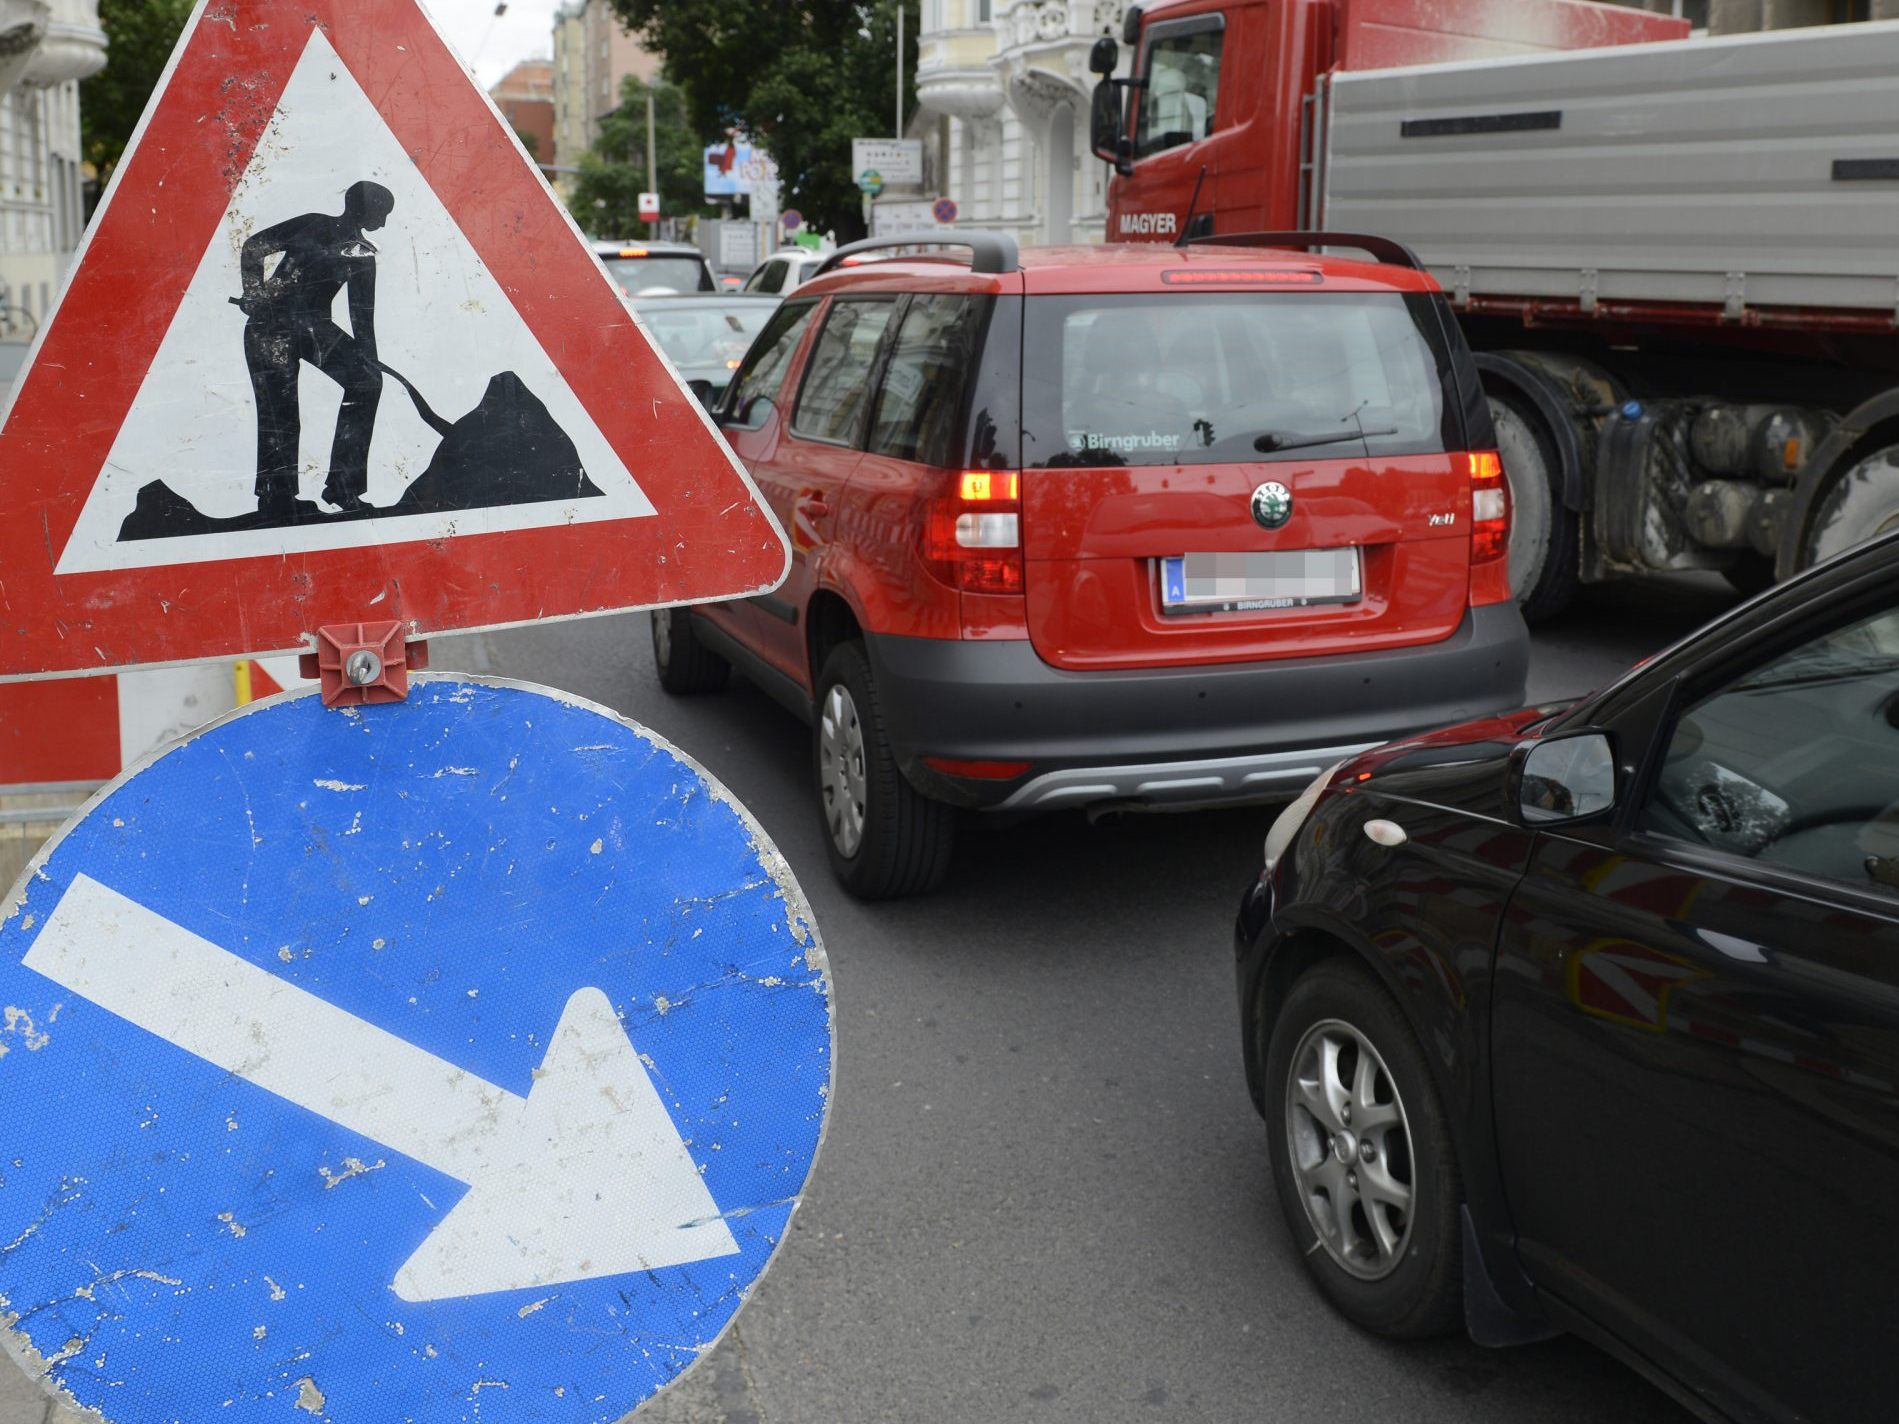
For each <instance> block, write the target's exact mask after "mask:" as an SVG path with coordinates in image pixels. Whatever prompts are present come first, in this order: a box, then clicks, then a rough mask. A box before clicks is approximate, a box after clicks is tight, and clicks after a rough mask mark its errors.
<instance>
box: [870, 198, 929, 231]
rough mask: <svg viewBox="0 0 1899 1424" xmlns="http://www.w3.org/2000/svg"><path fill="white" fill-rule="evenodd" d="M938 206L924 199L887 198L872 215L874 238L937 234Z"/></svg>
mask: <svg viewBox="0 0 1899 1424" xmlns="http://www.w3.org/2000/svg"><path fill="white" fill-rule="evenodd" d="M935 208H936V205H935V204H933V203H931V202H929V201H928V200H927V199H924V198H886V199H884V200H883V201H882V202H881V203H879V204H877V208H876V211H875V212H873V213H872V214H871V236H872V237H910V236H912V235H918V236H920V235H922V234H924V233H931V232H936V231H938V230H939V229H940V228H941V227H942V223H940V222H939V221H937V217H936V210H935Z"/></svg>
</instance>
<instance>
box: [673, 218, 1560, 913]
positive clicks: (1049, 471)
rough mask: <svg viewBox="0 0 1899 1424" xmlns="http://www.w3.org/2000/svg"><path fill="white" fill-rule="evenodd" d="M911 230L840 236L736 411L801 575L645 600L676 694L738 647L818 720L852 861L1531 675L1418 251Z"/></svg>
mask: <svg viewBox="0 0 1899 1424" xmlns="http://www.w3.org/2000/svg"><path fill="white" fill-rule="evenodd" d="M897 245H904V246H911V247H915V246H916V245H917V240H916V239H915V238H906V239H901V240H889V239H873V240H872V241H870V242H865V243H858V244H855V245H853V246H851V247H847V248H844V249H843V250H841V251H839V252H838V253H836V254H834V255H833V257H832V260H831V261H830V262H829V263H827V264H826V268H825V270H824V271H823V272H821V273H820V275H819V276H817V277H816V278H815V279H813V280H812V281H810V282H809V283H807V284H806V285H805V286H802V287H800V288H799V289H798V292H797V294H796V295H795V296H794V297H793V298H791V299H790V300H789V301H787V302H786V303H785V305H784V306H783V307H782V308H781V309H780V310H779V311H778V313H777V314H776V315H775V316H774V318H773V319H772V322H771V324H770V325H769V326H767V327H766V329H765V330H764V331H763V332H762V333H761V334H760V335H759V337H758V339H757V341H756V342H754V343H753V345H752V347H751V350H750V351H749V352H748V353H747V354H746V356H745V360H744V363H743V365H742V366H741V367H740V369H739V372H738V375H737V376H736V378H735V379H734V380H733V382H732V384H731V385H730V387H729V388H728V389H727V391H726V394H725V398H724V401H723V403H722V404H721V406H720V407H719V409H718V411H717V412H716V418H717V420H718V422H719V425H720V426H721V428H722V429H723V430H724V432H725V436H726V439H727V440H729V441H730V442H731V445H732V447H733V449H734V450H735V451H737V453H738V456H739V458H740V459H741V460H743V461H744V462H745V464H746V466H747V467H748V468H749V469H750V470H751V472H752V475H753V478H754V479H756V480H757V482H758V485H759V488H760V489H761V490H762V491H763V492H764V494H765V497H766V498H767V499H769V500H770V501H771V504H772V507H773V508H774V509H775V510H776V512H777V514H778V517H779V519H780V521H781V522H782V523H783V524H784V527H785V528H786V530H787V531H788V532H789V534H790V537H791V542H792V547H793V550H794V554H793V559H792V568H791V573H790V576H789V577H788V578H787V579H786V581H785V583H784V585H783V586H782V587H781V588H779V589H778V590H777V591H776V592H775V593H772V594H770V595H767V596H764V597H759V598H752V599H748V600H742V601H739V602H735V603H722V604H711V605H706V606H702V607H695V608H680V609H673V610H670V611H667V612H662V613H658V614H655V615H654V618H653V656H654V661H655V664H656V665H657V668H658V671H659V679H660V682H661V684H662V685H663V686H664V687H665V688H666V689H667V690H668V691H670V692H679V693H683V692H702V691H708V690H711V689H715V688H717V687H720V686H722V685H723V684H724V682H725V679H726V675H727V673H728V672H729V671H730V668H731V667H732V665H734V664H736V665H737V666H738V667H740V668H741V669H743V670H744V672H745V674H746V675H747V676H748V677H749V678H751V679H752V680H753V681H754V682H756V683H758V684H759V685H760V686H761V687H763V688H765V689H766V690H767V691H769V692H771V693H772V694H773V695H774V696H776V697H777V698H778V699H779V700H781V701H782V702H784V703H785V704H786V705H787V706H788V707H790V708H791V709H792V710H793V711H795V712H797V713H798V714H799V715H800V716H802V717H804V718H805V719H806V720H808V721H809V722H810V723H811V724H812V727H813V736H812V757H813V761H814V763H815V770H816V778H815V791H816V794H817V798H818V804H819V810H820V812H821V814H822V816H823V819H824V825H825V831H826V843H827V845H828V847H829V849H830V856H831V862H832V865H833V867H834V869H835V870H836V872H837V874H838V877H839V878H840V879H841V880H842V881H843V883H844V885H845V886H846V887H847V888H848V889H850V890H852V891H853V892H855V893H857V894H858V895H861V896H865V897H881V896H893V895H902V894H907V893H911V892H915V891H919V890H923V889H927V888H929V887H931V886H933V885H935V884H936V883H937V882H938V881H940V880H941V879H942V877H943V875H944V873H945V871H946V870H947V868H948V864H949V858H950V849H951V843H952V839H953V835H954V831H955V826H956V818H957V814H958V812H959V811H961V810H979V811H988V812H1001V813H1011V814H1012V813H1026V812H1034V811H1041V810H1047V809H1051V808H1056V807H1076V806H1094V807H1099V806H1102V805H1103V804H1104V803H1105V804H1113V805H1116V806H1127V807H1130V808H1149V807H1181V806H1194V805H1205V804H1210V803H1215V802H1221V801H1227V800H1241V799H1268V798H1272V797H1275V796H1281V795H1287V794H1291V793H1293V792H1296V791H1297V790H1298V789H1299V788H1300V787H1302V786H1304V785H1305V784H1307V783H1308V782H1309V781H1311V780H1312V778H1313V776H1314V775H1315V774H1316V773H1317V772H1319V771H1320V770H1322V769H1323V768H1324V767H1325V766H1326V765H1327V764H1328V763H1330V762H1335V761H1338V760H1340V759H1342V758H1344V757H1348V756H1351V755H1352V754H1354V753H1356V752H1358V751H1360V750H1363V749H1365V748H1367V747H1369V746H1372V745H1374V744H1376V743H1379V742H1382V741H1386V740H1388V739H1390V738H1393V737H1400V736H1404V735H1407V734H1409V733H1412V732H1416V731H1419V730H1422V729H1424V728H1427V727H1432V726H1436V725H1439V724H1442V723H1447V722H1456V721H1460V720H1463V719H1467V718H1470V717H1474V716H1478V715H1481V714H1483V713H1488V712H1494V711H1497V710H1500V709H1503V708H1507V707H1514V706H1517V705H1519V704H1521V702H1522V700H1523V686H1524V676H1525V671H1526V668H1527V664H1528V635H1527V634H1526V632H1525V630H1524V626H1523V621H1522V619H1521V618H1520V616H1519V615H1518V612H1517V607H1516V604H1515V602H1514V601H1513V600H1512V599H1511V597H1510V589H1509V586H1508V580H1507V574H1506V545H1507V542H1508V541H1507V535H1508V522H1509V506H1508V496H1507V493H1506V486H1505V483H1504V480H1503V472H1502V469H1501V467H1500V465H1499V462H1498V457H1497V454H1496V438H1495V435H1494V434H1493V432H1492V429H1491V424H1490V415H1489V410H1488V407H1487V406H1486V404H1485V401H1484V396H1483V390H1482V387H1481V385H1480V384H1479V381H1478V377H1477V372H1476V370H1475V368H1474V367H1473V365H1472V363H1471V359H1470V353H1469V351H1468V349H1467V348H1466V346H1465V344H1464V340H1463V338H1462V336H1460V335H1459V332H1458V327H1457V324H1456V323H1455V322H1454V321H1453V320H1452V319H1451V313H1450V311H1449V309H1448V307H1447V305H1446V303H1445V300H1444V297H1443V295H1442V293H1441V292H1440V290H1439V288H1438V287H1437V285H1436V283H1434V282H1433V281H1432V280H1431V278H1430V277H1429V276H1428V275H1426V274H1425V273H1424V272H1423V271H1422V270H1420V269H1419V268H1418V266H1417V264H1416V262H1415V260H1414V259H1413V258H1412V257H1411V255H1410V254H1409V253H1408V252H1406V251H1405V250H1404V249H1403V248H1402V247H1399V246H1398V245H1397V244H1396V243H1391V242H1387V241H1384V240H1382V239H1378V238H1366V237H1358V236H1348V235H1344V234H1330V235H1327V234H1295V233H1262V234H1257V235H1255V236H1253V237H1241V238H1234V237H1221V238H1220V239H1219V244H1218V245H1217V246H1216V245H1212V244H1194V245H1191V246H1187V247H1182V248H1170V247H1158V246H1148V245H1133V244H1130V245H1126V246H1115V247H1100V248H1094V247H1055V248H1045V249H1039V250H1038V249H1031V250H1029V251H1025V252H1022V253H1020V254H1018V253H1017V251H1016V247H1015V244H1014V243H1013V242H1012V241H1011V240H1010V239H1008V238H1007V237H1001V236H996V235H992V234H979V233H970V234H957V235H956V238H955V240H954V241H953V242H950V241H947V240H945V241H944V242H943V243H941V244H935V243H929V244H924V246H926V247H932V248H934V247H936V246H939V245H940V246H942V247H945V248H950V249H955V250H957V251H958V252H959V253H960V251H961V250H962V249H967V250H968V252H969V254H970V256H969V259H968V260H962V259H961V258H960V257H959V258H958V259H957V260H947V259H945V258H942V257H931V256H900V257H890V256H888V255H884V256H882V257H877V256H872V255H871V254H872V253H873V252H874V251H876V250H877V249H884V250H885V252H886V254H887V251H888V249H889V248H891V247H893V246H897ZM1328 245H1330V246H1349V247H1352V248H1355V249H1363V250H1365V251H1368V252H1369V253H1370V254H1371V255H1372V257H1373V258H1374V259H1375V260H1373V261H1369V262H1365V261H1346V260H1342V259H1339V258H1335V257H1330V256H1308V255H1307V249H1311V248H1318V247H1321V246H1328Z"/></svg>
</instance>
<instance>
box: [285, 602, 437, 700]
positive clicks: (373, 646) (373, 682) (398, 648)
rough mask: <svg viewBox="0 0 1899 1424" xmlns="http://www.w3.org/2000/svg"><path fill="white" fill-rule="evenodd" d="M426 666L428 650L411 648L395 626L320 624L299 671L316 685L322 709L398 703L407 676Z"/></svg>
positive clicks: (420, 645)
mask: <svg viewBox="0 0 1899 1424" xmlns="http://www.w3.org/2000/svg"><path fill="white" fill-rule="evenodd" d="M428 665H429V645H428V644H427V643H426V642H415V643H411V642H409V641H408V640H407V638H406V637H405V636H404V633H403V627H402V624H401V622H400V621H398V620H397V619H394V618H387V619H384V620H382V621H381V622H377V623H326V624H324V625H323V626H322V627H320V628H318V629H317V630H316V651H315V652H311V653H305V654H304V655H303V657H302V659H301V661H300V663H299V669H298V670H299V671H300V672H302V674H303V675H304V676H305V677H307V678H314V679H316V681H317V682H319V683H320V684H321V685H322V695H323V705H324V706H325V707H365V706H371V705H374V704H377V703H384V702H402V701H406V700H407V698H408V696H409V674H410V673H411V672H420V671H422V670H423V669H424V668H426V667H427V666H428Z"/></svg>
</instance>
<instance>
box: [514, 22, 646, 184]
mask: <svg viewBox="0 0 1899 1424" xmlns="http://www.w3.org/2000/svg"><path fill="white" fill-rule="evenodd" d="M628 75H635V76H637V77H639V78H640V79H643V80H649V81H650V80H652V79H655V78H657V77H658V75H659V58H658V56H656V55H654V54H652V53H651V52H650V51H648V50H647V49H646V48H645V47H644V46H643V45H641V44H640V42H639V41H638V40H637V39H635V38H634V37H633V35H632V34H631V33H630V32H629V31H628V30H627V29H626V28H625V27H624V26H623V25H621V24H620V22H619V19H618V17H616V16H615V15H614V13H613V9H612V7H611V6H609V5H608V4H606V3H605V0H570V3H568V4H566V5H563V6H562V7H561V8H560V9H559V10H557V11H556V12H555V14H554V64H553V88H554V148H553V152H552V154H551V156H550V155H543V156H542V160H541V161H542V162H543V163H547V162H550V161H551V162H552V163H553V164H554V166H555V167H556V168H557V169H559V170H561V172H562V175H563V176H566V175H567V174H568V173H569V172H570V171H571V170H572V169H573V168H574V166H575V165H576V164H578V163H579V162H580V155H581V154H583V153H585V152H586V151H587V150H588V149H590V148H592V147H593V144H594V140H595V139H596V138H597V137H599V134H600V120H601V119H603V118H605V117H606V116H607V115H608V114H610V113H612V112H613V111H614V110H615V109H616V108H618V107H619V104H620V85H621V84H622V82H624V81H625V79H626V78H627V76H628Z"/></svg>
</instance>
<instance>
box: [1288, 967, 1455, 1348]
mask: <svg viewBox="0 0 1899 1424" xmlns="http://www.w3.org/2000/svg"><path fill="white" fill-rule="evenodd" d="M1267 1010H1268V1012H1267V1013H1266V1014H1262V1015H1261V1027H1260V1033H1261V1035H1262V1038H1263V1042H1262V1044H1261V1048H1262V1049H1263V1052H1262V1054H1261V1061H1262V1062H1264V1063H1265V1065H1266V1076H1265V1085H1266V1126H1267V1133H1268V1150H1269V1152H1270V1153H1271V1157H1272V1167H1273V1184H1274V1187H1275V1189H1276V1191H1277V1194H1278V1196H1279V1204H1280V1208H1281V1210H1282V1212H1283V1214H1284V1216H1285V1219H1286V1225H1287V1228H1288V1229H1289V1230H1290V1231H1291V1232H1292V1237H1293V1241H1294V1243H1295V1245H1296V1246H1297V1248H1298V1251H1299V1253H1300V1255H1301V1256H1303V1257H1304V1259H1305V1263H1306V1268H1307V1270H1309V1271H1310V1272H1311V1273H1312V1277H1313V1279H1314V1280H1315V1281H1316V1282H1317V1283H1318V1286H1319V1289H1320V1290H1322V1291H1323V1292H1324V1293H1325V1294H1326V1296H1327V1297H1328V1298H1329V1299H1330V1300H1331V1302H1332V1304H1333V1305H1334V1306H1335V1307H1336V1308H1337V1309H1338V1310H1339V1312H1340V1313H1341V1314H1343V1315H1344V1316H1346V1318H1348V1319H1349V1320H1351V1321H1353V1322H1354V1323H1355V1324H1358V1325H1360V1326H1362V1327H1364V1328H1365V1329H1367V1330H1371V1331H1373V1332H1375V1333H1377V1334H1379V1335H1385V1336H1390V1337H1392V1338H1396V1339H1422V1338H1426V1337H1429V1336H1434V1335H1442V1334H1447V1333H1449V1332H1451V1331H1454V1330H1456V1329H1457V1328H1458V1327H1459V1326H1460V1325H1461V1323H1462V1321H1463V1261H1462V1255H1461V1252H1462V1236H1461V1234H1460V1231H1459V1226H1458V1208H1459V1203H1460V1202H1461V1201H1462V1198H1463V1187H1462V1178H1461V1177H1460V1175H1459V1173H1458V1167H1457V1155H1456V1149H1455V1147H1454V1145H1453V1144H1452V1141H1451V1136H1450V1129H1449V1124H1448V1122H1447V1121H1446V1119H1445V1115H1444V1109H1443V1105H1442V1104H1441V1103H1440V1102H1439V1100H1438V1094H1437V1088H1436V1085H1435V1084H1434V1083H1433V1081H1432V1079H1431V1074H1430V1070H1429V1068H1428V1067H1427V1066H1426V1064H1425V1061H1424V1055H1423V1052H1422V1051H1421V1050H1420V1049H1419V1047H1418V1042H1417V1038H1416V1036H1415V1035H1414V1034H1413V1033H1412V1032H1411V1028H1410V1025H1409V1024H1407V1023H1406V1022H1405V1020H1404V1017H1403V1015H1402V1013H1401V1012H1400V1011H1399V1008H1398V1006H1397V1004H1396V1003H1395V1002H1393V1000H1392V998H1391V996H1390V995H1389V994H1388V993H1387V992H1386V991H1385V990H1384V988H1383V987H1382V986H1381V985H1380V984H1379V983H1378V982H1377V980H1376V979H1374V978H1373V976H1372V975H1371V973H1370V972H1369V971H1368V970H1367V969H1365V968H1364V967H1363V966H1361V965H1359V964H1357V963H1355V962H1354V961H1352V960H1349V959H1345V958H1334V959H1327V960H1324V961H1321V962H1320V963H1319V964H1318V965H1317V966H1315V967H1314V968H1312V969H1310V970H1308V971H1307V972H1306V973H1305V974H1303V975H1301V976H1300V977H1299V979H1297V980H1296V981H1295V982H1294V984H1293V986H1292V988H1291V990H1290V991H1289V992H1288V993H1287V994H1286V996H1285V998H1284V999H1283V1001H1281V1003H1280V1004H1279V1006H1278V1010H1277V1012H1276V1013H1275V1012H1272V1011H1271V1006H1270V1005H1269V1006H1267ZM1328 1023H1337V1024H1340V1025H1345V1026H1349V1027H1350V1028H1351V1029H1353V1030H1356V1032H1357V1033H1358V1034H1359V1035H1361V1036H1362V1037H1363V1038H1364V1039H1365V1040H1367V1041H1369V1043H1370V1044H1371V1046H1372V1047H1373V1049H1374V1050H1375V1051H1376V1056H1377V1057H1378V1058H1379V1059H1382V1060H1383V1067H1384V1069H1385V1070H1386V1072H1387V1073H1388V1075H1389V1079H1390V1083H1391V1086H1392V1087H1393V1088H1394V1089H1395V1091H1396V1096H1397V1100H1398V1102H1399V1103H1400V1104H1401V1105H1402V1110H1403V1116H1404V1126H1405V1128H1406V1129H1407V1136H1408V1139H1409V1142H1408V1149H1409V1171H1410V1177H1411V1181H1410V1186H1411V1190H1412V1198H1411V1210H1410V1212H1409V1226H1408V1229H1407V1232H1406V1235H1405V1236H1404V1238H1403V1242H1402V1246H1401V1248H1400V1250H1399V1252H1398V1259H1397V1264H1396V1265H1395V1266H1392V1267H1390V1268H1389V1273H1388V1274H1386V1275H1384V1276H1383V1277H1382V1278H1381V1279H1377V1280H1366V1279H1362V1278H1361V1277H1359V1276H1357V1275H1354V1274H1352V1273H1351V1272H1350V1271H1348V1270H1347V1269H1346V1268H1345V1267H1344V1266H1343V1265H1341V1264H1340V1263H1339V1262H1338V1261H1336V1260H1334V1259H1333V1257H1332V1255H1331V1254H1330V1253H1329V1251H1328V1249H1326V1248H1325V1245H1324V1242H1323V1241H1322V1240H1321V1239H1320V1235H1319V1232H1318V1231H1317V1230H1316V1229H1315V1228H1314V1226H1313V1224H1312V1221H1311V1219H1310V1218H1309V1217H1308V1215H1307V1210H1306V1206H1305V1204H1304V1202H1303V1201H1302V1199H1301V1195H1300V1192H1301V1188H1300V1185H1299V1180H1298V1178H1297V1176H1296V1174H1295V1172H1294V1167H1293V1162H1292V1151H1293V1149H1292V1147H1291V1139H1290V1136H1289V1133H1288V1131H1287V1121H1286V1120H1287V1106H1286V1104H1287V1092H1288V1078H1289V1075H1290V1074H1291V1072H1292V1071H1293V1066H1294V1065H1293V1061H1292V1060H1293V1055H1294V1053H1295V1052H1296V1051H1297V1050H1298V1049H1299V1047H1300V1045H1301V1044H1302V1043H1304V1042H1305V1041H1306V1038H1307V1035H1308V1033H1310V1032H1313V1031H1315V1030H1317V1029H1319V1028H1320V1027H1321V1026H1322V1025H1326V1024H1328Z"/></svg>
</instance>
